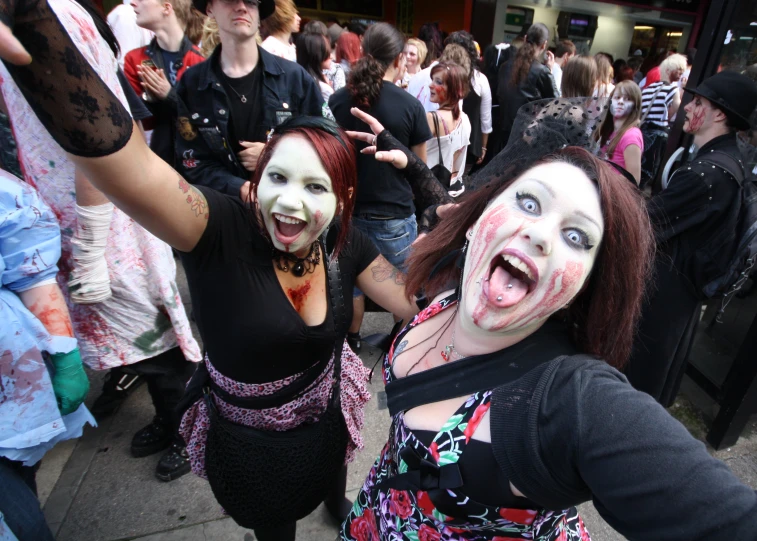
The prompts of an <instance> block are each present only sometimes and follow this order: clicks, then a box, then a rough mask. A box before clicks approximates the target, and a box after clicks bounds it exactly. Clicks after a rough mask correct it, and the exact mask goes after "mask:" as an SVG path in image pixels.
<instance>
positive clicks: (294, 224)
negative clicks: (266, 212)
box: [273, 213, 308, 244]
mask: <svg viewBox="0 0 757 541" xmlns="http://www.w3.org/2000/svg"><path fill="white" fill-rule="evenodd" d="M273 223H274V229H275V230H276V237H277V238H278V239H279V240H280V241H281V242H282V243H284V244H291V243H292V242H294V240H295V239H296V238H297V237H299V236H300V233H302V231H303V230H304V229H305V228H306V227H307V225H308V223H307V222H306V221H304V220H300V219H299V218H294V217H292V216H285V215H284V214H276V213H274V214H273Z"/></svg>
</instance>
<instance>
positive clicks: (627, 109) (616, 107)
mask: <svg viewBox="0 0 757 541" xmlns="http://www.w3.org/2000/svg"><path fill="white" fill-rule="evenodd" d="M633 107H634V103H633V101H631V100H630V99H629V98H627V97H626V96H624V95H622V94H616V95H614V96H613V97H612V100H611V101H610V114H611V115H612V116H613V118H626V117H627V116H628V115H630V114H631V112H632V111H633Z"/></svg>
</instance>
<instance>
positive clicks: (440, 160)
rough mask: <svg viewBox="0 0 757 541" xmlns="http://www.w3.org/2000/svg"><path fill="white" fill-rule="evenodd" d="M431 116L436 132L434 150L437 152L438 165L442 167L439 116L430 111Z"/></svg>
mask: <svg viewBox="0 0 757 541" xmlns="http://www.w3.org/2000/svg"><path fill="white" fill-rule="evenodd" d="M431 116H433V117H434V130H435V131H436V149H437V150H438V151H439V165H441V166H444V160H443V159H442V141H441V139H440V138H439V116H438V115H437V114H436V111H431Z"/></svg>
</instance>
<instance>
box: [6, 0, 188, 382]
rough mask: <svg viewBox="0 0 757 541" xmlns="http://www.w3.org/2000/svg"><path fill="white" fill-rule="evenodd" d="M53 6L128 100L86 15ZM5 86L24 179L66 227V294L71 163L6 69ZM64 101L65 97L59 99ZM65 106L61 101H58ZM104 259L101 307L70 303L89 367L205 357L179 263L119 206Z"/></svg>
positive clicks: (59, 3)
mask: <svg viewBox="0 0 757 541" xmlns="http://www.w3.org/2000/svg"><path fill="white" fill-rule="evenodd" d="M50 6H51V7H52V9H53V10H54V11H55V14H56V15H57V16H58V18H59V20H60V21H61V23H62V24H63V26H64V28H65V29H66V30H67V31H68V32H69V35H70V36H71V39H72V40H73V43H74V44H75V46H76V47H77V50H78V51H79V52H80V53H81V54H82V55H84V57H85V58H86V61H87V62H89V64H90V65H91V66H94V67H95V70H96V72H97V75H99V76H100V78H101V79H102V80H103V81H105V82H106V84H107V85H108V87H109V88H110V89H111V91H112V92H113V94H114V95H115V96H117V97H118V100H119V104H121V105H122V106H123V107H126V106H127V105H126V99H125V98H124V94H123V90H122V89H121V86H120V84H119V81H118V77H117V71H118V64H117V62H116V59H115V58H114V57H113V55H112V53H111V52H110V49H109V48H108V46H107V44H106V43H105V41H104V40H103V39H102V38H101V37H100V35H99V34H98V33H97V32H96V30H94V28H95V27H94V24H93V22H92V19H91V18H90V17H89V15H88V14H87V13H86V11H84V9H83V8H81V7H80V6H79V5H78V4H76V3H74V2H69V1H66V0H53V1H52V2H50ZM0 84H1V86H2V92H3V96H4V97H5V101H6V103H7V105H8V112H9V116H10V119H11V123H12V125H13V131H14V134H15V136H16V142H17V144H18V151H19V157H20V161H21V167H22V170H23V172H24V180H26V182H28V183H29V184H31V185H32V186H35V187H36V188H37V189H38V190H39V193H40V195H41V196H42V198H43V200H44V201H45V202H47V203H48V204H49V205H50V206H51V207H52V209H53V212H54V213H55V215H56V217H57V218H58V223H59V224H60V228H61V234H62V237H61V250H62V255H61V260H60V263H59V265H60V271H61V272H60V273H59V275H58V281H59V284H60V285H61V289H62V291H63V293H64V295H68V288H67V287H66V282H67V280H68V274H69V272H70V270H71V268H72V266H73V261H72V259H71V257H72V256H71V251H72V247H71V240H72V236H73V235H74V231H75V230H76V211H75V205H76V196H75V192H74V170H75V167H74V164H73V163H72V162H71V161H69V160H68V158H67V157H66V154H65V151H64V149H62V148H61V147H60V146H59V145H58V144H57V143H56V142H55V141H54V140H53V138H52V137H51V136H50V134H49V133H48V132H47V130H46V129H45V127H44V126H43V125H42V123H40V121H39V120H38V118H37V116H36V115H35V114H34V111H33V109H32V107H30V105H29V103H28V102H27V100H26V99H25V98H24V96H23V95H22V93H21V91H20V90H19V88H18V86H17V85H16V82H14V80H13V79H12V78H11V77H10V74H9V73H8V71H7V69H6V67H5V65H2V64H0ZM54 94H55V95H56V96H63V94H62V93H61V91H60V89H56V91H55V92H54ZM61 99H62V98H61ZM81 100H82V101H78V102H71V103H69V102H67V101H66V103H65V107H73V108H74V109H75V110H76V111H77V112H76V113H75V114H77V115H80V116H82V117H85V118H86V117H87V116H89V117H90V118H92V119H93V120H94V118H95V117H94V116H93V115H94V114H95V113H94V111H93V110H91V109H89V107H90V106H91V102H90V101H86V100H84V98H83V97H81ZM58 107H61V104H60V103H59V104H58ZM105 258H106V260H107V263H108V273H109V275H110V280H111V289H112V291H113V296H112V297H111V298H110V299H108V300H106V301H104V302H101V303H98V304H91V305H83V304H73V303H71V302H68V306H69V311H70V313H71V320H72V322H73V325H74V332H75V334H76V337H77V339H78V340H79V347H80V349H81V353H82V358H83V360H84V362H85V363H87V365H89V366H90V368H93V369H95V370H105V369H108V368H113V367H117V366H122V365H130V364H133V363H136V362H139V361H142V360H144V359H148V358H151V357H155V356H157V355H159V354H161V353H164V352H166V351H168V350H170V349H173V348H176V347H177V346H178V347H181V350H182V352H183V354H184V356H185V357H186V358H187V359H188V360H190V361H195V362H197V361H199V360H200V359H201V356H200V350H199V347H198V345H197V342H196V341H195V339H194V338H193V337H192V330H191V328H190V326H189V321H188V320H187V316H186V313H185V311H184V305H183V303H182V300H181V297H180V296H179V291H178V288H177V286H176V263H175V262H174V259H173V256H172V253H171V248H170V247H169V246H168V245H167V244H165V243H164V242H162V241H160V240H158V239H157V238H156V237H154V236H153V235H152V234H150V233H148V232H147V231H145V230H144V229H143V228H142V227H141V226H139V225H138V224H137V223H136V222H134V220H132V219H131V218H129V217H128V216H127V215H126V214H124V213H123V212H121V211H120V210H119V209H114V211H113V218H112V221H111V227H110V234H109V236H108V241H107V249H106V252H105Z"/></svg>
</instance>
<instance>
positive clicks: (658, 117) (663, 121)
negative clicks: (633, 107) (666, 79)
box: [641, 81, 678, 127]
mask: <svg viewBox="0 0 757 541" xmlns="http://www.w3.org/2000/svg"><path fill="white" fill-rule="evenodd" d="M660 87H662V90H660V92H657V89H659V88H660ZM676 92H678V85H676V84H670V83H663V82H662V81H660V82H657V83H652V84H651V85H649V86H648V87H647V88H645V89H644V90H643V92H642V93H641V116H642V117H643V116H644V113H646V112H647V110H648V109H649V107H650V105H651V107H652V109H651V110H650V111H649V114H647V117H646V119H645V122H652V123H654V124H657V125H658V126H662V127H665V126H667V125H668V107H669V106H670V104H671V103H672V102H673V98H674V97H675V93H676ZM655 93H657V96H656V97H655V98H654V103H652V97H654V95H655Z"/></svg>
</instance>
